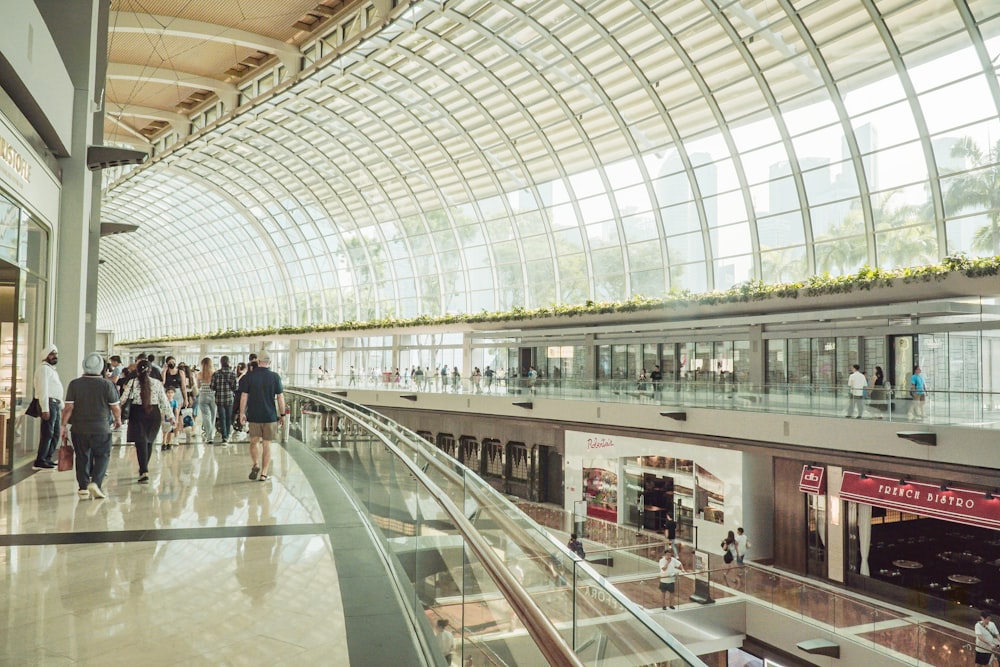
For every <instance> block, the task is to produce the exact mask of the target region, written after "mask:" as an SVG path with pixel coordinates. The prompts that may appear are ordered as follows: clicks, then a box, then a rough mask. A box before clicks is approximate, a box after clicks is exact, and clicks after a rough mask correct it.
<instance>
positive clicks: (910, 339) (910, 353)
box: [886, 336, 917, 399]
mask: <svg viewBox="0 0 1000 667" xmlns="http://www.w3.org/2000/svg"><path fill="white" fill-rule="evenodd" d="M889 343H890V345H889V349H890V350H891V353H890V355H889V368H887V369H886V373H888V376H887V379H888V380H889V381H890V382H892V387H893V389H895V390H896V398H897V399H899V398H904V397H905V396H906V395H907V393H906V392H907V390H908V389H909V387H910V375H911V374H912V373H913V366H914V365H915V364H916V363H917V337H916V336H890V338H889Z"/></svg>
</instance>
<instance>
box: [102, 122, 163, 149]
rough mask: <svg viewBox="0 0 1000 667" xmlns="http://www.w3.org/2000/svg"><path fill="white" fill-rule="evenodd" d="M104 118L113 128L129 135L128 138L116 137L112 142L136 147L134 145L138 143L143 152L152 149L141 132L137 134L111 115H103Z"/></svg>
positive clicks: (130, 127) (129, 126)
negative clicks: (115, 127) (117, 128)
mask: <svg viewBox="0 0 1000 667" xmlns="http://www.w3.org/2000/svg"><path fill="white" fill-rule="evenodd" d="M104 117H105V118H107V119H108V120H109V121H111V122H112V123H113V124H114V125H115V126H117V127H119V128H121V129H122V131H123V132H125V133H126V134H128V135H129V136H128V137H122V136H116V137H114V138H113V139H112V141H116V142H119V143H127V144H130V145H136V143H137V142H138V144H139V145H141V146H143V150H145V151H147V152H148V151H149V149H150V148H152V144H151V143H150V141H149V138H148V137H146V136H145V135H144V134H142V133H141V132H139V131H138V130H136V129H135V128H134V127H132V126H131V125H129V124H128V123H126V122H124V121H123V120H121V119H120V118H115V117H114V116H112V115H111V114H105V115H104Z"/></svg>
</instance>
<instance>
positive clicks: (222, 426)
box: [208, 356, 236, 445]
mask: <svg viewBox="0 0 1000 667" xmlns="http://www.w3.org/2000/svg"><path fill="white" fill-rule="evenodd" d="M208 386H209V388H210V389H211V390H212V392H213V393H214V394H215V408H216V412H217V413H218V415H219V432H220V434H221V435H222V444H224V445H226V444H229V433H230V429H231V428H232V425H233V401H234V400H235V396H236V371H234V370H233V369H232V368H230V366H229V357H226V356H223V357H222V358H221V359H219V370H217V371H215V372H214V373H212V379H211V380H210V381H209V383H208ZM211 428H212V431H213V432H214V431H215V423H214V422H213V423H212V427H211ZM209 442H211V441H209Z"/></svg>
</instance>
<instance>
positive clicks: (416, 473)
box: [285, 387, 583, 667]
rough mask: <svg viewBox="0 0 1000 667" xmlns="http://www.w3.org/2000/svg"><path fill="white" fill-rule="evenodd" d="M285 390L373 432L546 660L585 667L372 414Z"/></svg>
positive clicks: (560, 666) (482, 540)
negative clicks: (442, 516) (477, 563)
mask: <svg viewBox="0 0 1000 667" xmlns="http://www.w3.org/2000/svg"><path fill="white" fill-rule="evenodd" d="M285 392H286V393H290V394H299V395H301V396H305V397H308V398H310V399H313V400H320V401H322V402H324V403H325V404H327V406H328V407H330V408H333V409H336V410H338V411H340V412H343V413H345V414H350V415H351V416H352V417H353V418H354V420H355V421H357V423H358V424H360V425H361V426H362V427H364V428H365V429H366V430H368V431H369V432H371V433H372V435H374V436H376V437H377V438H378V439H379V441H380V442H381V443H382V444H383V445H384V446H385V447H386V449H388V450H389V451H391V452H392V453H393V454H394V455H395V456H396V457H397V458H399V460H400V461H401V462H402V463H403V464H404V465H405V466H406V467H407V470H408V472H409V473H410V474H411V475H412V476H413V477H414V478H415V479H416V480H417V481H418V482H420V484H421V485H423V487H424V488H425V489H427V490H428V491H430V492H431V494H432V496H433V497H434V499H435V501H436V502H437V503H438V504H439V505H440V506H441V509H442V510H443V511H444V512H445V514H447V515H448V518H449V520H451V521H452V523H453V525H454V526H455V528H456V529H457V530H458V531H459V533H460V534H461V535H462V538H463V540H464V541H465V544H466V545H467V546H468V547H469V548H470V549H471V550H472V552H473V553H474V554H475V555H476V557H477V558H478V559H479V561H480V562H481V563H482V564H483V568H484V569H485V571H486V573H487V574H488V575H489V577H490V579H492V580H493V583H494V584H496V586H497V588H498V589H499V591H500V593H501V594H502V595H503V596H504V599H505V600H506V601H507V603H508V604H510V606H511V608H512V609H513V611H514V613H515V614H516V615H517V617H518V618H519V619H520V620H521V622H522V623H523V624H524V628H525V629H526V630H527V631H528V634H529V635H531V638H532V640H534V642H535V645H536V646H537V647H538V650H539V651H540V652H541V654H542V655H543V656H544V657H545V660H546V662H547V663H548V664H549V665H555V666H557V667H583V663H582V662H581V661H580V659H579V658H578V657H577V656H576V654H575V653H573V651H572V650H571V649H570V647H569V646H568V645H567V644H566V642H565V640H563V638H562V636H561V635H560V634H559V632H558V631H557V630H556V628H555V626H554V625H553V624H552V622H551V621H550V620H549V618H548V617H547V616H546V615H545V614H544V613H542V610H541V609H540V608H539V607H538V605H537V604H536V603H535V601H534V600H533V599H532V598H531V597H530V596H529V595H528V593H527V591H525V590H524V588H523V587H522V586H521V584H520V583H519V582H518V581H517V580H516V579H515V578H514V577H513V576H512V575H511V574H510V572H509V571H508V570H507V568H506V567H504V565H503V563H502V562H501V561H500V558H499V556H497V554H496V552H495V551H494V550H493V547H492V546H491V545H490V543H489V542H487V541H486V539H485V538H484V537H483V536H482V535H481V534H480V533H479V531H478V530H476V528H475V527H474V526H473V525H472V522H471V521H469V520H468V519H467V518H466V517H465V515H464V513H463V512H462V511H461V510H459V508H458V507H457V506H456V505H455V503H454V502H452V500H451V498H449V497H448V495H447V494H446V493H444V492H443V491H442V490H441V489H440V488H439V487H438V486H437V484H435V483H434V482H433V481H432V480H431V479H430V477H428V476H427V474H426V473H425V472H424V471H423V470H422V469H421V468H420V466H418V465H417V464H416V463H415V462H414V461H413V460H411V459H410V457H408V456H407V455H406V454H405V453H404V452H403V451H402V450H401V449H400V448H399V447H398V446H397V445H396V443H394V442H392V441H391V440H390V439H389V438H388V437H386V435H385V434H383V433H382V432H381V431H380V430H379V429H376V428H374V427H373V426H372V425H370V424H369V423H367V421H368V420H369V419H371V418H370V417H368V416H367V415H364V414H363V413H362V411H360V410H354V409H351V407H350V406H348V405H337V404H338V403H340V402H341V399H339V398H334V397H332V396H323V395H322V394H320V393H318V392H317V393H313V392H312V391H309V390H303V389H300V388H294V389H291V388H287V387H286V388H285ZM373 421H377V420H373Z"/></svg>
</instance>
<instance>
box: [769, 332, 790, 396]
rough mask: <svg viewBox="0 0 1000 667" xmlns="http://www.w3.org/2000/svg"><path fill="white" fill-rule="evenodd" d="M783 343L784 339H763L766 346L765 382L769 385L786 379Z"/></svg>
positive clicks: (780, 382)
mask: <svg viewBox="0 0 1000 667" xmlns="http://www.w3.org/2000/svg"><path fill="white" fill-rule="evenodd" d="M785 344H786V341H785V340H784V339H776V340H768V341H765V345H766V347H767V383H768V384H770V385H777V384H782V383H784V382H786V381H787V379H788V377H787V375H786V373H787V368H786V366H785Z"/></svg>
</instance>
